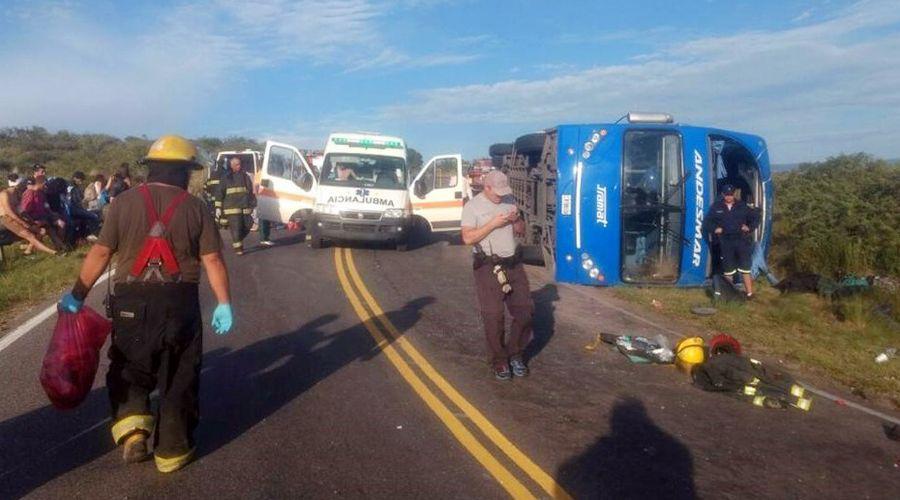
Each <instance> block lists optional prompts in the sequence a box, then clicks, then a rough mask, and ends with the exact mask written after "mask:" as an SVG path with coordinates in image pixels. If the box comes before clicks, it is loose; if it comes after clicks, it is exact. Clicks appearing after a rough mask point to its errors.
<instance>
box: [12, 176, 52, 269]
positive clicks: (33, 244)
mask: <svg viewBox="0 0 900 500" xmlns="http://www.w3.org/2000/svg"><path fill="white" fill-rule="evenodd" d="M10 182H12V181H11V180H10ZM23 187H24V186H23V185H20V183H19V182H18V181H16V184H15V185H11V186H10V187H8V188H6V189H4V190H3V191H0V228H2V229H6V230H7V231H9V232H11V233H13V234H14V235H16V236H18V237H19V238H22V239H23V240H25V241H26V242H28V249H26V253H30V251H29V249H31V248H37V249H38V250H40V251H41V252H46V253H48V254H50V255H56V251H55V250H53V249H52V248H50V247H48V246H47V245H45V244H44V243H43V242H42V241H41V239H40V238H39V237H38V234H36V233H34V232H32V231H31V230H30V229H29V227H28V226H29V225H28V223H27V222H26V221H24V220H23V219H22V217H20V216H19V213H18V210H17V208H16V207H18V206H19V201H20V198H21V196H22V193H23V191H24V189H23Z"/></svg>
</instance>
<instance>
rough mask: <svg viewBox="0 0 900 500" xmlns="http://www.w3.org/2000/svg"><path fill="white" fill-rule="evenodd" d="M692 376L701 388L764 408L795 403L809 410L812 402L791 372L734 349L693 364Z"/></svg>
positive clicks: (795, 405)
mask: <svg viewBox="0 0 900 500" xmlns="http://www.w3.org/2000/svg"><path fill="white" fill-rule="evenodd" d="M729 338H730V337H729ZM732 340H733V339H732ZM691 378H692V380H693V383H694V385H695V386H697V387H699V388H700V389H703V390H705V391H711V392H723V393H728V394H730V395H732V396H735V397H737V398H739V399H743V400H746V401H750V402H752V403H753V404H754V405H755V406H760V407H763V408H788V407H794V408H797V409H800V410H803V411H809V409H810V407H811V405H812V399H810V398H808V397H806V396H807V394H806V390H805V389H804V388H803V387H801V386H800V385H799V384H797V382H796V380H794V378H793V377H792V376H791V375H789V374H787V373H785V372H781V371H777V370H772V369H770V368H767V367H766V366H764V365H763V364H762V362H760V361H758V360H755V359H752V358H745V357H743V356H741V355H740V354H737V353H735V352H721V351H720V352H718V353H713V354H711V356H710V358H709V359H708V360H706V361H705V362H703V363H701V364H699V365H697V366H696V367H694V369H693V370H692V371H691Z"/></svg>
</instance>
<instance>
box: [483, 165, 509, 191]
mask: <svg viewBox="0 0 900 500" xmlns="http://www.w3.org/2000/svg"><path fill="white" fill-rule="evenodd" d="M483 182H484V185H485V186H490V187H491V189H493V190H494V192H495V193H497V194H498V195H500V196H506V195H510V194H512V189H511V188H510V187H509V179H508V178H507V177H506V174H504V173H503V172H501V171H499V170H492V171H490V172H489V173H488V174H487V175H485V176H484V181H483Z"/></svg>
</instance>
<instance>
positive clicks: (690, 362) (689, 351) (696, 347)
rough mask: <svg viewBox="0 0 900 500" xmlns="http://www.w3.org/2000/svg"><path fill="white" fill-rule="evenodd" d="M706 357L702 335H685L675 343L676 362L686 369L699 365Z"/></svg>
mask: <svg viewBox="0 0 900 500" xmlns="http://www.w3.org/2000/svg"><path fill="white" fill-rule="evenodd" d="M705 359H706V352H705V349H704V345H703V339H702V338H701V337H685V338H683V339H681V340H680V341H679V342H678V344H676V345H675V364H676V365H678V367H679V368H681V369H682V370H685V371H690V369H691V367H693V366H694V365H699V364H700V363H702V362H703V361H704V360H705Z"/></svg>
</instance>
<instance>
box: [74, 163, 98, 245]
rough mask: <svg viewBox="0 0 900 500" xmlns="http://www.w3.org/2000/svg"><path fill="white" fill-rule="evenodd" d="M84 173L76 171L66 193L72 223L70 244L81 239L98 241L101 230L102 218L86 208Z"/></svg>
mask: <svg viewBox="0 0 900 500" xmlns="http://www.w3.org/2000/svg"><path fill="white" fill-rule="evenodd" d="M85 180H86V177H85V175H84V172H81V171H76V172H75V173H74V174H72V183H71V184H70V185H69V189H68V191H67V192H66V201H67V203H68V207H67V210H68V212H69V220H70V222H71V224H70V226H69V227H70V229H69V233H68V236H69V238H68V240H69V244H72V243H74V242H75V240H78V239H80V238H82V237H83V238H85V239H87V240H88V241H95V240H96V239H97V235H96V233H97V232H98V231H99V230H100V217H99V216H98V215H97V214H95V213H93V212H90V211H88V210H85V208H84V183H85Z"/></svg>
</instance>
